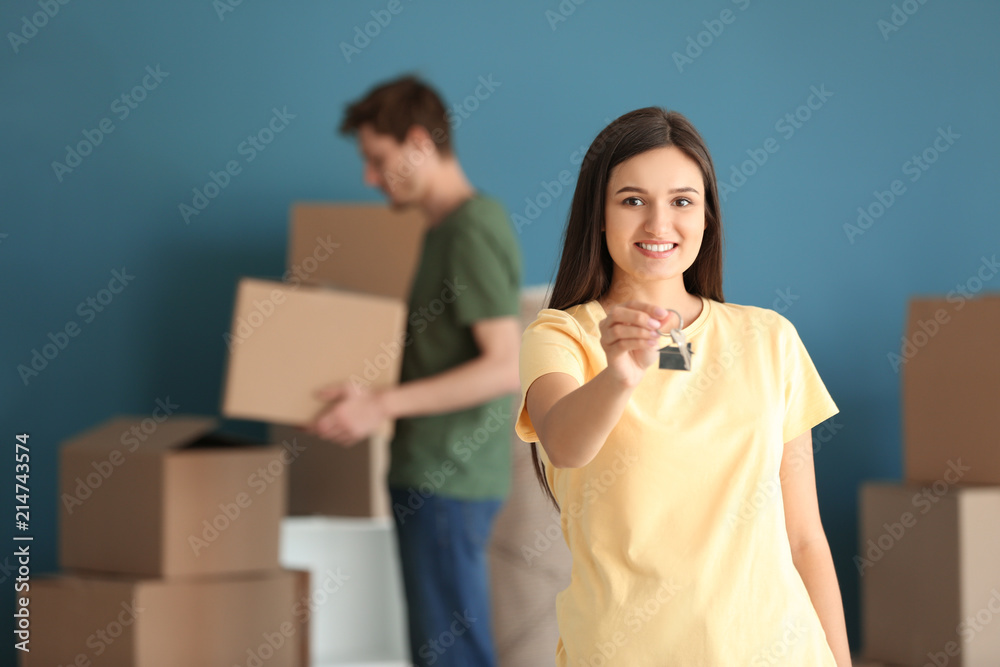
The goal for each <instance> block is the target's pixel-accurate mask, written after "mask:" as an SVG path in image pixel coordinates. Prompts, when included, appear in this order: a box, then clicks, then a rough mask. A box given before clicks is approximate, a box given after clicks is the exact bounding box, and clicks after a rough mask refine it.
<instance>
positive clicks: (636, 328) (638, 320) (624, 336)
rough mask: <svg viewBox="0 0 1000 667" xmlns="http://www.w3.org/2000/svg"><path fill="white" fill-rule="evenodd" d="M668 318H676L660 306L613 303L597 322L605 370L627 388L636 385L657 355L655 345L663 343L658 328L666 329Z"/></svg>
mask: <svg viewBox="0 0 1000 667" xmlns="http://www.w3.org/2000/svg"><path fill="white" fill-rule="evenodd" d="M670 317H674V318H675V319H676V316H674V315H672V314H671V313H668V312H667V311H666V310H664V309H663V308H660V307H659V306H653V305H650V304H648V303H643V302H641V301H628V302H625V303H621V304H618V305H616V306H613V307H612V308H611V310H609V311H608V316H607V318H606V319H605V320H604V321H602V322H601V323H600V331H601V347H603V348H604V354H605V356H607V359H608V369H607V370H608V372H609V373H610V374H611V375H612V376H613V377H614V378H616V379H617V380H619V381H621V382H623V383H624V384H625V385H627V386H629V387H635V386H636V385H637V384H639V381H640V380H642V376H643V375H645V373H646V369H647V368H648V367H649V366H651V365H653V363H655V362H656V361H657V359H658V358H659V351H658V349H657V348H660V347H662V346H663V345H665V344H666V341H665V340H664V341H663V342H661V340H660V334H659V332H658V331H657V329H663V330H667V320H668V319H669V318H670Z"/></svg>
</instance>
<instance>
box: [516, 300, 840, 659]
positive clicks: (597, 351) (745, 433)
mask: <svg viewBox="0 0 1000 667" xmlns="http://www.w3.org/2000/svg"><path fill="white" fill-rule="evenodd" d="M702 302H703V308H702V312H701V315H700V316H699V317H698V318H697V319H696V320H695V321H694V322H692V323H690V324H689V325H688V326H687V327H685V329H684V333H685V335H686V336H687V339H688V341H689V342H690V343H691V347H692V350H693V355H692V369H691V371H679V370H660V369H659V368H657V367H656V366H655V365H654V366H652V367H650V368H649V369H647V371H646V374H645V376H644V377H643V379H642V381H641V382H640V383H639V385H638V386H637V387H636V389H635V391H634V393H633V394H632V397H631V398H630V400H629V402H628V405H627V407H626V408H625V411H624V413H623V415H622V418H621V420H620V421H619V422H618V424H617V425H616V426H615V428H614V429H613V430H612V431H611V434H610V435H609V436H608V439H607V442H605V444H604V446H603V447H602V448H601V450H600V452H599V453H598V454H597V456H596V457H594V459H593V460H592V461H591V462H590V463H588V464H587V465H586V466H583V467H582V468H575V469H569V468H567V469H556V468H553V467H552V465H551V463H550V462H549V460H548V458H547V457H546V455H545V450H544V449H543V448H542V447H541V446H539V447H538V450H539V455H540V456H541V457H542V460H543V462H544V463H545V467H546V476H547V478H548V482H549V486H550V487H551V488H552V490H553V493H554V494H555V497H556V499H557V500H558V501H559V505H560V507H561V523H562V531H563V536H564V538H565V539H566V543H567V544H568V545H569V548H570V551H571V552H572V555H573V566H572V574H571V579H570V584H569V586H568V587H567V588H566V589H565V590H563V591H562V592H560V593H559V595H558V596H557V598H556V613H557V617H558V623H559V633H560V639H559V643H558V645H557V647H556V662H557V664H558V665H559V666H560V667H563V666H569V667H602V666H603V667H613V666H617V665H621V666H623V667H647V666H648V667H668V666H669V667H709V666H711V667H742V666H744V665H747V666H749V667H758V666H765V665H767V666H773V665H789V666H793V665H794V667H821V666H822V667H827V666H830V667H834V666H835V664H836V663H835V660H834V657H833V653H832V651H831V650H830V647H829V645H828V643H827V641H826V635H825V633H824V631H823V628H822V626H821V624H820V621H819V617H818V616H817V615H816V611H815V608H814V607H813V605H812V602H811V601H810V599H809V594H808V592H807V591H806V588H805V585H804V584H803V582H802V579H801V577H800V576H799V574H798V571H797V570H796V569H795V566H794V565H793V563H792V556H791V550H790V548H789V543H788V534H787V532H786V530H785V520H784V508H783V505H782V499H781V485H780V480H779V475H778V473H779V467H780V463H781V457H782V450H783V445H784V443H785V442H787V441H789V440H791V439H792V438H794V437H795V436H798V435H801V434H802V433H804V432H805V431H806V430H807V429H810V428H812V427H813V426H815V425H816V424H818V423H820V422H821V421H823V420H825V419H827V418H829V417H831V416H833V415H834V414H836V413H837V412H838V409H837V406H836V405H835V404H834V402H833V400H832V399H831V397H830V395H829V393H828V392H827V390H826V388H825V387H824V385H823V383H822V381H821V380H820V377H819V374H818V373H817V372H816V368H815V366H814V365H813V363H812V360H811V359H810V358H809V354H808V353H807V352H806V349H805V347H804V346H803V345H802V342H801V340H800V339H799V337H798V333H797V332H796V331H795V328H794V327H793V326H792V324H791V323H790V322H789V321H788V320H786V319H785V318H784V317H782V316H781V315H779V314H778V313H776V312H774V311H771V310H766V309H763V308H755V307H752V306H739V305H734V304H726V303H719V302H717V301H711V300H708V299H702ZM605 317H606V314H605V312H604V309H603V308H602V307H601V305H600V304H599V303H598V302H597V301H591V302H589V303H586V304H582V305H579V306H575V307H573V308H569V309H568V310H566V311H561V310H553V309H546V310H543V311H541V312H540V313H539V315H538V319H536V320H535V322H533V323H532V324H531V325H530V326H529V327H528V328H527V330H525V332H524V337H523V340H522V345H521V366H520V368H521V389H522V391H521V397H522V398H521V407H520V410H519V412H518V418H517V424H516V431H517V434H518V436H520V438H521V439H522V440H525V441H526V442H537V440H538V436H537V434H536V433H535V430H534V427H533V426H532V424H531V419H530V418H529V417H528V412H527V410H526V409H525V404H524V394H525V392H526V391H527V389H528V388H529V387H530V386H531V383H532V382H534V381H535V380H536V379H537V378H539V377H540V376H542V375H545V374H546V373H553V372H561V373H567V374H569V375H571V376H573V377H575V378H576V379H577V380H578V381H579V382H580V383H581V384H583V383H585V382H587V381H588V380H590V379H591V378H593V377H594V376H595V375H597V373H599V372H600V371H601V370H603V369H604V368H605V367H606V366H607V360H606V357H605V354H604V350H603V349H602V348H601V342H600V332H599V330H598V324H599V322H600V321H601V320H603V319H604V318H605Z"/></svg>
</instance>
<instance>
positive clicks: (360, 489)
mask: <svg viewBox="0 0 1000 667" xmlns="http://www.w3.org/2000/svg"><path fill="white" fill-rule="evenodd" d="M270 436H271V441H272V442H282V443H289V445H290V446H292V447H293V448H294V449H295V450H296V451H297V452H298V456H297V457H296V459H295V461H294V462H292V464H291V465H290V466H289V470H288V514H289V515H290V516H309V515H315V514H319V515H324V516H351V517H388V516H390V509H389V505H390V502H389V491H388V487H387V486H386V481H385V477H386V474H387V473H388V471H389V439H388V438H385V437H382V436H372V437H370V438H368V439H367V440H365V441H364V442H360V443H358V444H356V445H353V446H351V447H343V446H341V445H338V444H336V443H333V442H330V441H329V440H323V439H322V438H319V437H317V436H315V435H311V434H309V433H306V432H303V431H301V430H299V429H296V428H295V427H291V426H280V425H275V426H272V427H271V433H270Z"/></svg>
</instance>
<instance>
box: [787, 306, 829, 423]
mask: <svg viewBox="0 0 1000 667" xmlns="http://www.w3.org/2000/svg"><path fill="white" fill-rule="evenodd" d="M782 324H783V325H784V326H783V328H782V334H783V335H782V352H783V358H784V364H783V365H784V387H785V416H784V422H783V427H782V435H783V437H784V442H788V441H789V440H791V439H792V438H795V437H797V436H799V435H802V434H803V433H805V432H806V430H808V429H811V428H813V427H814V426H816V425H817V424H819V423H820V422H822V421H824V420H826V419H829V418H830V417H832V416H833V415H835V414H837V413H838V412H840V410H839V408H837V405H836V404H835V403H834V402H833V398H832V397H831V396H830V392H828V391H827V389H826V386H825V385H824V384H823V380H822V379H820V377H819V372H818V371H817V370H816V366H815V365H813V362H812V359H811V358H810V356H809V353H808V352H807V351H806V348H805V345H803V344H802V340H801V339H800V338H799V334H798V332H797V331H796V330H795V327H794V326H793V325H792V323H791V322H789V321H788V320H786V319H784V318H782Z"/></svg>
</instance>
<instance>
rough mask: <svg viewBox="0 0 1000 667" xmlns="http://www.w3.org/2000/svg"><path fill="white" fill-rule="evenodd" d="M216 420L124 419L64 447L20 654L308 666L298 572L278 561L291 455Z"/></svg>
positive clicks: (144, 665)
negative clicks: (55, 505) (242, 438)
mask: <svg viewBox="0 0 1000 667" xmlns="http://www.w3.org/2000/svg"><path fill="white" fill-rule="evenodd" d="M161 417H162V419H161ZM215 427H216V423H215V421H214V420H212V419H209V418H203V417H191V416H183V415H171V416H168V417H163V416H162V415H160V416H157V418H156V419H154V418H149V417H147V418H142V417H122V418H117V419H112V420H110V421H108V422H105V423H103V424H101V425H99V426H97V427H95V428H93V429H91V430H89V431H86V432H84V433H82V434H80V435H78V436H76V437H74V438H73V439H71V440H70V441H68V442H66V443H64V445H63V448H62V452H61V471H60V501H61V503H60V504H61V506H62V516H61V521H60V561H61V565H62V567H63V568H64V572H63V573H62V574H60V575H57V576H54V577H48V578H40V579H36V580H34V581H32V582H31V589H30V591H29V594H28V595H29V598H30V610H31V615H32V630H33V633H32V643H31V651H30V653H26V654H23V655H24V657H23V662H22V664H24V665H27V666H35V665H38V666H39V667H43V666H44V667H51V666H52V665H86V664H100V665H106V666H111V667H118V666H121V667H152V666H154V665H155V666H160V665H163V666H166V665H190V666H196V665H204V666H205V667H217V666H218V665H223V664H224V665H244V664H257V663H260V662H261V661H262V660H263V661H266V663H267V664H269V665H282V666H285V667H305V666H306V665H308V653H307V647H308V623H307V621H308V615H307V614H306V613H304V612H303V609H304V608H305V604H306V602H307V598H308V579H307V575H306V574H305V573H303V572H296V571H291V570H284V569H281V568H280V566H279V562H278V540H279V530H280V520H281V517H282V515H283V513H284V506H285V485H286V474H285V466H286V463H285V461H286V459H287V457H288V454H287V452H286V451H285V450H284V449H283V448H281V447H279V446H257V445H252V444H249V443H245V442H237V441H234V440H233V439H231V438H226V437H222V436H218V435H214V434H213V433H212V432H213V430H214V429H215Z"/></svg>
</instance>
